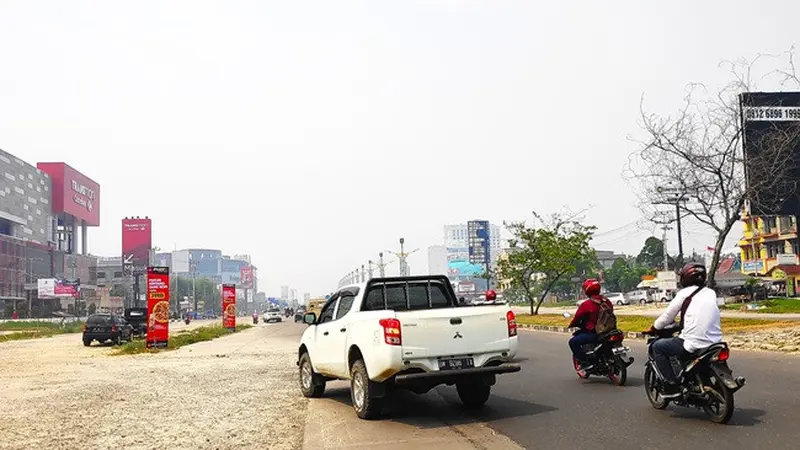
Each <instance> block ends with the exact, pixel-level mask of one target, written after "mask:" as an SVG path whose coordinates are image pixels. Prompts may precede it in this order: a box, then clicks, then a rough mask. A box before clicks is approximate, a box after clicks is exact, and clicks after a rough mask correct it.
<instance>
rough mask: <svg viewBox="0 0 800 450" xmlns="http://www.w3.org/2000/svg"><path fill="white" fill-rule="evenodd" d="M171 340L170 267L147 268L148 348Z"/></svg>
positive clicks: (165, 343)
mask: <svg viewBox="0 0 800 450" xmlns="http://www.w3.org/2000/svg"><path fill="white" fill-rule="evenodd" d="M168 342H169V267H148V268H147V339H146V341H145V346H146V347H147V348H166V347H167V344H168Z"/></svg>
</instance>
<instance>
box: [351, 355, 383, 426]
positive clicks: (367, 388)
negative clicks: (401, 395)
mask: <svg viewBox="0 0 800 450" xmlns="http://www.w3.org/2000/svg"><path fill="white" fill-rule="evenodd" d="M373 384H374V382H373V381H370V379H369V375H367V366H366V365H365V364H364V361H363V360H361V359H359V360H358V361H356V362H355V363H354V364H353V367H351V368H350V398H351V400H352V402H353V409H354V410H355V411H356V415H357V416H358V417H359V419H365V420H371V419H376V418H378V417H379V416H380V414H381V409H382V408H383V398H377V397H374V396H373V395H372V389H371V388H372V386H373Z"/></svg>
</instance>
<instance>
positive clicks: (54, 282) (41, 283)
mask: <svg viewBox="0 0 800 450" xmlns="http://www.w3.org/2000/svg"><path fill="white" fill-rule="evenodd" d="M36 288H37V289H36V290H37V291H38V292H37V294H38V297H39V298H61V297H72V298H77V297H78V296H79V295H80V292H81V280H63V279H60V278H39V279H38V280H37V282H36Z"/></svg>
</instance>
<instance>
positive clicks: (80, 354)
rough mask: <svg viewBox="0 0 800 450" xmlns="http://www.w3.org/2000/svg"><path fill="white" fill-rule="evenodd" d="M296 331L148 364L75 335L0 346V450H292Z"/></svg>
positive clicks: (198, 347)
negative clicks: (87, 343)
mask: <svg viewBox="0 0 800 450" xmlns="http://www.w3.org/2000/svg"><path fill="white" fill-rule="evenodd" d="M298 327H301V325H298V324H293V323H283V324H276V325H264V324H260V325H258V326H257V327H255V328H253V329H249V330H246V331H243V332H239V333H236V334H234V335H231V336H226V337H224V338H219V339H216V340H213V341H209V342H202V343H198V344H194V345H190V346H187V347H183V348H181V349H178V350H176V351H171V352H163V353H159V354H153V355H148V354H144V355H134V356H109V355H108V353H109V352H110V350H111V347H102V346H98V345H97V344H94V345H93V346H92V347H90V348H86V347H84V346H83V344H82V343H81V341H80V335H76V334H68V335H60V336H56V337H52V338H44V339H34V340H27V341H15V342H7V343H3V344H0V398H1V399H2V405H3V407H2V409H3V419H2V420H0V436H1V438H0V449H31V448H48V449H76V448H83V449H95V448H125V449H175V448H182V449H187V448H191V449H234V448H236V449H240V448H269V449H299V448H301V446H302V441H303V428H304V424H305V415H306V407H307V400H306V399H304V398H303V397H302V396H301V395H300V393H299V389H298V388H297V382H296V379H297V376H296V367H295V364H294V362H295V360H296V356H295V352H296V348H297V341H298V338H297V336H298V335H299V332H300V331H299V328H298Z"/></svg>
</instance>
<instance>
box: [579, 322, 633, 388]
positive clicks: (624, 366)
mask: <svg viewBox="0 0 800 450" xmlns="http://www.w3.org/2000/svg"><path fill="white" fill-rule="evenodd" d="M579 332H580V330H579V331H576V332H575V333H574V334H577V333H579ZM574 334H573V335H574ZM623 340H625V333H623V332H622V331H619V330H614V331H611V332H608V333H605V334H603V335H600V336H598V340H597V344H590V345H584V346H583V350H584V352H585V354H586V357H587V359H588V362H589V368H588V369H586V370H584V369H581V364H580V362H578V360H577V359H576V358H575V357H574V356H573V357H572V364H573V365H574V367H575V373H577V374H578V376H579V377H580V378H583V379H587V378H589V377H590V376H592V375H595V376H601V377H608V379H609V380H611V382H612V383H614V384H615V385H617V386H624V385H625V381H627V379H628V366H630V365H631V364H633V357H628V352H630V351H631V349H630V348H628V347H626V346H624V345H622V341H623Z"/></svg>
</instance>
